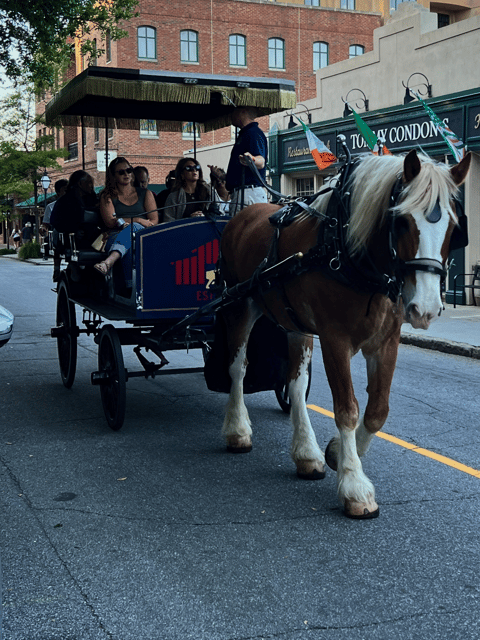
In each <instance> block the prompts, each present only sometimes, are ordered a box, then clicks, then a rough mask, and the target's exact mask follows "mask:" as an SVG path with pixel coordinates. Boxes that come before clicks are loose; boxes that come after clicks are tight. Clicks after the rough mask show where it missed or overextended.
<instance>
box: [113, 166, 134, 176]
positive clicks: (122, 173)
mask: <svg viewBox="0 0 480 640" xmlns="http://www.w3.org/2000/svg"><path fill="white" fill-rule="evenodd" d="M115 173H118V175H119V176H124V175H127V174H129V173H133V169H132V167H128V169H119V170H118V171H115Z"/></svg>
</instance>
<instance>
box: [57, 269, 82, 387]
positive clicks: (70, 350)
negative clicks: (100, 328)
mask: <svg viewBox="0 0 480 640" xmlns="http://www.w3.org/2000/svg"><path fill="white" fill-rule="evenodd" d="M57 329H58V331H57V332H56V336H57V351H58V362H59V365H60V374H61V376H62V382H63V384H64V385H65V387H66V388H67V389H70V387H71V386H72V385H73V381H74V380H75V372H76V370H77V336H78V327H77V319H76V316H75V305H74V304H73V302H70V300H69V299H68V289H67V284H66V282H65V281H64V280H62V281H61V282H60V283H59V285H58V292H57Z"/></svg>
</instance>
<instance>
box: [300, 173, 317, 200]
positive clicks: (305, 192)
mask: <svg viewBox="0 0 480 640" xmlns="http://www.w3.org/2000/svg"><path fill="white" fill-rule="evenodd" d="M296 183H297V185H296V192H297V193H296V195H297V197H299V196H311V195H313V194H314V193H315V188H314V184H313V176H312V177H310V178H297V180H296Z"/></svg>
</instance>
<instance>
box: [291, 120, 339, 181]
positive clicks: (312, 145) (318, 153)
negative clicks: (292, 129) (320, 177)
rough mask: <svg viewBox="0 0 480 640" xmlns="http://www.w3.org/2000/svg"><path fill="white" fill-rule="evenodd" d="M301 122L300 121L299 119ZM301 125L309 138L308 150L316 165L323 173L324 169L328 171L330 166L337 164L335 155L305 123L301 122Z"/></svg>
mask: <svg viewBox="0 0 480 640" xmlns="http://www.w3.org/2000/svg"><path fill="white" fill-rule="evenodd" d="M299 120H300V119H299ZM300 124H301V125H302V128H303V130H304V132H305V135H306V136H307V142H308V148H309V149H310V153H311V154H312V156H313V159H314V160H315V164H316V165H317V167H318V168H319V169H320V171H322V169H326V168H327V167H328V166H330V165H331V164H332V162H335V161H336V160H337V158H336V157H335V156H334V155H333V153H332V152H331V151H330V149H328V147H326V146H325V145H324V144H323V142H322V141H321V140H319V138H317V136H316V135H315V134H314V133H312V132H311V131H310V129H309V128H308V127H307V125H306V124H305V123H303V122H302V121H301V120H300Z"/></svg>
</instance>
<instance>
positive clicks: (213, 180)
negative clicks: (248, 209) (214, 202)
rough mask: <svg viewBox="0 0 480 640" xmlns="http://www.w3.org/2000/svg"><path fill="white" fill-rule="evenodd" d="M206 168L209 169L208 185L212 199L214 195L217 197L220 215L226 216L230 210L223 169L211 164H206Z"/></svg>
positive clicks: (225, 176) (225, 175)
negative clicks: (209, 185)
mask: <svg viewBox="0 0 480 640" xmlns="http://www.w3.org/2000/svg"><path fill="white" fill-rule="evenodd" d="M207 167H208V168H209V169H210V184H211V185H212V193H213V197H214V198H215V196H216V194H218V196H219V197H218V201H219V203H218V208H219V209H220V213H222V214H228V213H229V209H230V194H229V193H228V191H227V187H226V182H227V174H226V173H225V171H224V170H223V169H220V167H216V166H215V165H213V164H208V165H207Z"/></svg>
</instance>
